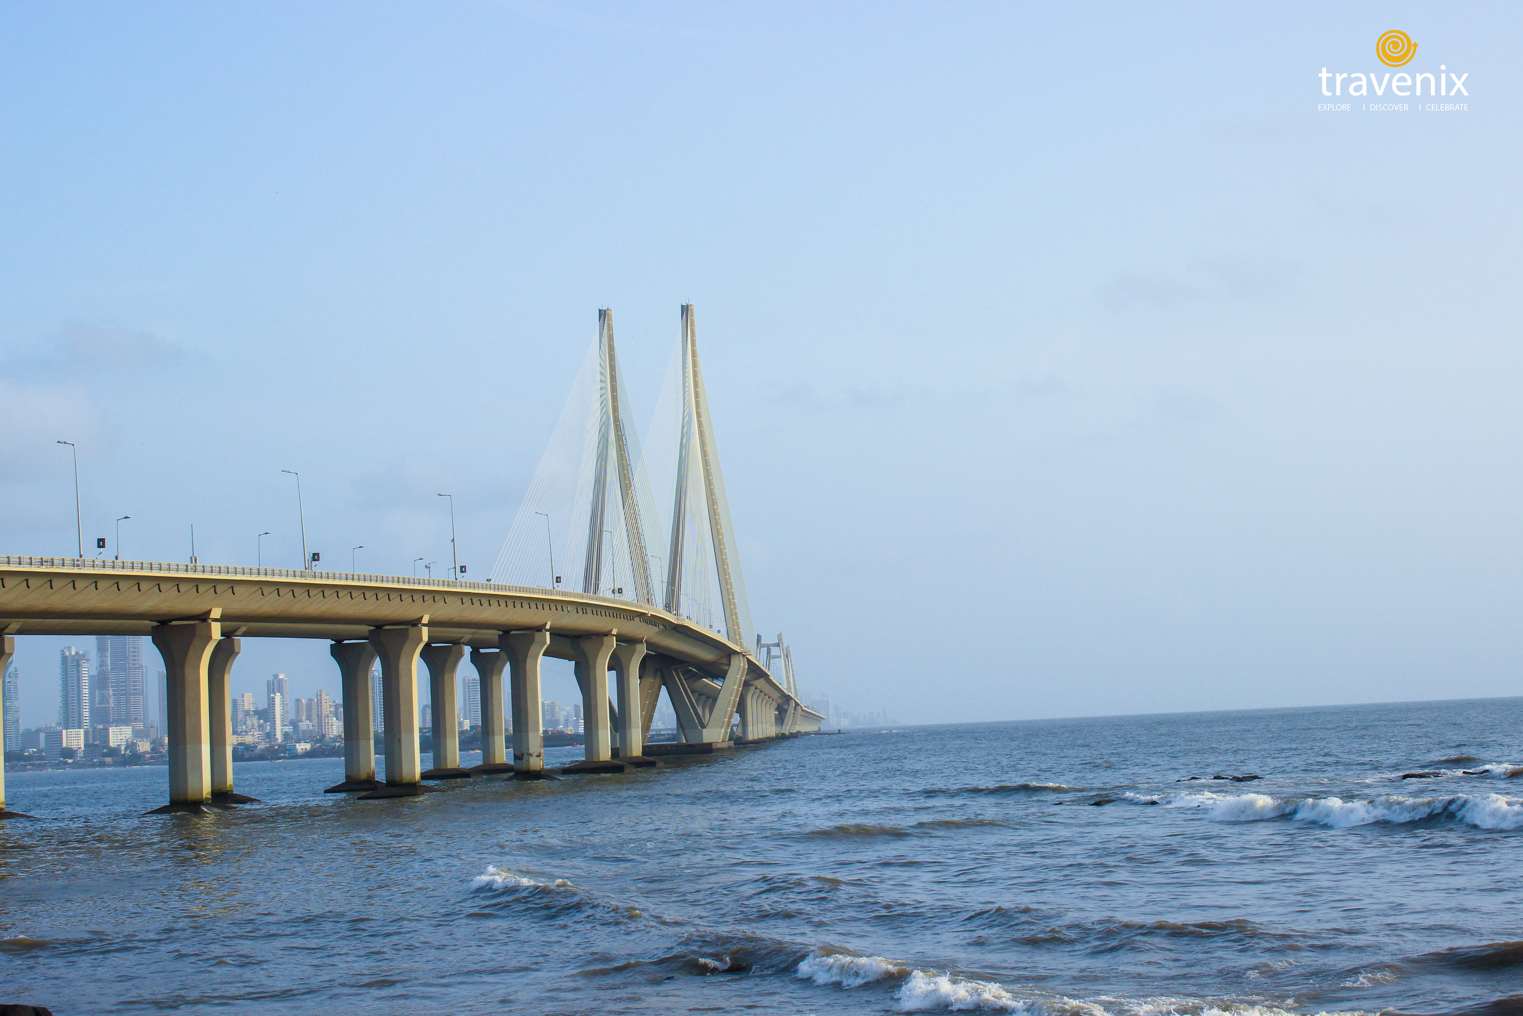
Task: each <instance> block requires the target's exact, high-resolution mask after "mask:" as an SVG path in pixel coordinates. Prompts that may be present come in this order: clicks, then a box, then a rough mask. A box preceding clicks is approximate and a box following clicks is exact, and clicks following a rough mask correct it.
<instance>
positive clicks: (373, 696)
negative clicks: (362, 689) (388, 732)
mask: <svg viewBox="0 0 1523 1016" xmlns="http://www.w3.org/2000/svg"><path fill="white" fill-rule="evenodd" d="M385 698H386V696H384V695H383V694H381V665H380V664H379V663H378V664H376V665H375V666H374V667H372V668H371V670H370V723H371V725H372V726H373V727H375V732H376V733H377V734H379V733H380V732H381V731H383V730H385V729H386V711H385V710H384V709H383V708H382V705H383V704H384V702H385Z"/></svg>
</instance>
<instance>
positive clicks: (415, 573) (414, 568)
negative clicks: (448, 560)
mask: <svg viewBox="0 0 1523 1016" xmlns="http://www.w3.org/2000/svg"><path fill="white" fill-rule="evenodd" d="M421 560H423V559H422V558H421V557H415V558H413V559H412V577H413V578H417V577H418V562H419V561H421Z"/></svg>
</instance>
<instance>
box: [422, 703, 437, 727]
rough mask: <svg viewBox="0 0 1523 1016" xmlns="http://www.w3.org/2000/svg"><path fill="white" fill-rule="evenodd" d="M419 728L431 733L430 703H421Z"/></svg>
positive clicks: (432, 722)
mask: <svg viewBox="0 0 1523 1016" xmlns="http://www.w3.org/2000/svg"><path fill="white" fill-rule="evenodd" d="M419 726H420V727H422V729H424V730H430V731H431V730H433V729H434V704H433V703H432V702H425V703H423V722H422V723H421V724H419Z"/></svg>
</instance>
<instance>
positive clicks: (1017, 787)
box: [920, 783, 1084, 797]
mask: <svg viewBox="0 0 1523 1016" xmlns="http://www.w3.org/2000/svg"><path fill="white" fill-rule="evenodd" d="M1083 789H1084V788H1083V787H1070V786H1068V785H1067V784H1063V783H996V784H993V785H992V786H986V787H931V788H929V789H927V790H922V791H921V792H920V793H921V794H922V795H924V796H925V797H957V796H961V795H964V794H981V795H988V796H997V797H1003V796H1011V795H1017V794H1067V793H1073V792H1076V791H1080V790H1083Z"/></svg>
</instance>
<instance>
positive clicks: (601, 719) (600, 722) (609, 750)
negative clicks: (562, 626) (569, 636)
mask: <svg viewBox="0 0 1523 1016" xmlns="http://www.w3.org/2000/svg"><path fill="white" fill-rule="evenodd" d="M616 642H617V640H616V639H615V638H614V637H613V636H612V635H588V636H586V637H584V638H579V639H577V640H576V642H575V643H574V644H575V646H576V661H575V663H576V683H577V684H578V685H580V686H581V689H582V743H583V744H584V745H585V746H586V747H585V750H584V755H583V760H582V761H581V762H578V763H576V764H574V765H570V766H567V767H566V772H582V773H585V772H600V773H601V772H622V771H623V769H624V766H623V765H622V764H620V763H618V762H615V761H613V745H612V739H613V738H612V731H611V730H610V728H609V723H608V661H609V658H610V657H612V656H613V650H614V645H615V644H616Z"/></svg>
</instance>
